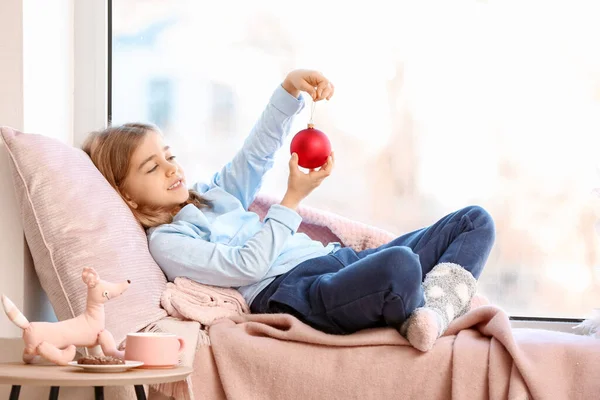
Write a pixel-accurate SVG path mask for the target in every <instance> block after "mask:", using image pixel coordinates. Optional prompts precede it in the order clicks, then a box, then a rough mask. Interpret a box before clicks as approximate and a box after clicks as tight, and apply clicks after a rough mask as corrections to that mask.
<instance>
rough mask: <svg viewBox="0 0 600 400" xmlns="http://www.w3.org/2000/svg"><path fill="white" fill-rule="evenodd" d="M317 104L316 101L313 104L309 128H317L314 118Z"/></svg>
mask: <svg viewBox="0 0 600 400" xmlns="http://www.w3.org/2000/svg"><path fill="white" fill-rule="evenodd" d="M316 105H317V103H316V102H315V101H313V102H312V104H311V106H310V120H309V121H308V127H309V128H313V127H314V126H315V123H314V117H315V106H316Z"/></svg>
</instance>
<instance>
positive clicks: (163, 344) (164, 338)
mask: <svg viewBox="0 0 600 400" xmlns="http://www.w3.org/2000/svg"><path fill="white" fill-rule="evenodd" d="M184 348H185V342H184V341H183V339H182V338H180V337H178V336H177V335H175V334H172V333H158V332H157V333H154V332H140V333H130V334H128V335H127V340H126V342H125V359H126V360H129V361H141V362H143V363H144V365H143V366H141V367H140V368H172V367H176V366H177V364H179V354H180V353H181V351H183V349H184Z"/></svg>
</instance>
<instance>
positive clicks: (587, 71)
mask: <svg viewBox="0 0 600 400" xmlns="http://www.w3.org/2000/svg"><path fill="white" fill-rule="evenodd" d="M391 4H392V3H388V2H384V3H377V2H374V3H369V7H364V4H360V3H357V4H350V3H344V5H343V6H342V5H341V3H339V2H337V1H323V0H319V1H317V0H307V1H306V2H304V3H303V5H302V7H294V9H293V11H291V10H289V9H287V7H289V3H288V2H276V1H269V0H256V1H253V2H244V1H223V2H208V3H207V2H190V1H171V2H167V1H151V2H149V1H141V0H113V1H112V23H113V31H112V35H113V36H112V42H113V48H112V65H111V66H110V68H111V75H112V78H113V79H112V99H111V101H112V110H113V114H112V115H113V121H114V122H125V121H133V120H151V119H154V121H153V122H156V123H158V124H159V125H161V127H162V128H163V129H164V130H165V133H166V135H168V137H169V141H170V144H171V145H172V146H173V147H174V149H175V150H176V152H177V155H178V157H179V160H180V162H181V163H182V164H183V165H184V166H185V167H186V169H187V171H188V174H189V175H190V180H193V179H197V180H202V179H207V178H208V177H210V175H211V174H212V173H213V172H214V171H216V170H218V169H219V168H220V167H221V166H222V165H223V164H224V163H226V162H227V161H228V160H229V159H230V158H231V157H232V156H233V155H234V154H235V152H236V151H237V149H238V148H239V147H240V146H241V144H242V142H243V140H244V139H245V137H246V135H247V134H248V132H249V131H250V129H251V127H252V125H253V123H254V121H255V119H256V118H257V117H258V116H259V115H260V113H261V112H262V109H263V107H264V105H265V104H266V102H267V100H268V98H269V96H270V94H271V92H272V91H273V90H274V89H275V87H276V85H277V84H279V83H280V82H281V80H282V79H283V78H284V77H285V74H286V73H287V72H288V71H290V70H291V69H293V68H316V69H319V70H322V71H323V72H324V73H326V75H327V76H328V77H329V78H331V80H332V81H333V82H334V83H335V84H336V95H335V97H334V98H333V99H332V101H330V102H321V103H319V104H317V106H316V115H315V123H316V125H317V127H318V128H319V129H321V130H323V131H324V132H325V133H327V134H328V136H329V138H330V139H331V141H332V144H333V148H334V149H335V151H336V158H337V165H336V170H335V171H334V174H333V175H332V176H331V177H330V178H329V179H328V180H327V181H326V182H325V183H324V184H323V185H322V186H321V187H320V188H319V189H317V190H316V191H315V192H314V193H313V194H312V195H311V196H309V197H308V198H307V199H306V200H305V204H306V205H311V206H315V207H319V208H322V209H327V210H330V211H333V212H336V213H339V214H342V215H345V216H348V217H351V218H354V219H357V220H360V221H363V222H365V223H369V224H372V225H376V226H379V227H381V228H384V229H387V230H389V231H391V232H393V233H396V234H401V233H404V232H408V231H411V230H414V229H417V228H419V227H422V226H425V225H427V224H430V223H432V222H434V221H435V220H437V219H439V218H440V217H442V216H443V215H445V214H446V213H449V212H451V211H454V210H456V209H458V208H461V207H463V206H466V205H470V204H478V205H481V206H483V207H485V208H486V209H487V210H488V211H489V212H490V213H491V214H492V215H493V217H494V219H495V221H496V225H497V241H496V246H495V248H494V250H493V252H492V254H491V256H490V258H489V261H488V264H487V266H486V269H485V271H484V273H483V276H482V277H481V280H480V286H479V290H480V291H481V292H482V293H483V294H485V295H486V296H488V297H489V298H490V300H492V301H493V302H495V303H497V304H499V305H501V306H502V307H504V308H505V309H506V310H507V311H508V312H509V313H510V314H512V315H517V316H537V317H552V318H566V317H572V318H580V317H584V316H586V315H587V314H588V312H589V310H591V309H592V308H593V307H596V306H597V305H598V299H599V297H598V295H597V293H599V289H600V269H599V266H600V247H599V244H598V233H597V232H596V226H597V220H598V213H599V211H600V208H599V207H598V204H599V203H598V202H599V201H600V200H598V199H596V197H594V196H593V195H592V194H591V192H592V189H593V188H594V187H596V186H598V185H599V182H598V180H599V177H600V175H599V173H598V172H597V171H598V169H597V165H598V160H599V159H600V155H599V154H598V151H597V149H598V148H600V146H599V144H600V143H599V142H600V134H599V132H600V129H599V128H600V58H599V57H598V52H597V51H596V49H597V48H598V47H599V46H600V25H598V24H597V21H596V19H595V17H594V16H595V15H596V14H595V13H594V12H593V10H592V9H585V6H583V5H574V4H573V3H570V2H566V1H564V2H554V3H544V4H543V5H541V6H534V5H533V4H523V3H522V2H521V3H518V4H517V3H514V2H502V1H492V0H489V1H475V0H471V1H463V2H446V3H443V2H436V3H435V5H434V4H433V3H430V2H427V1H423V2H394V7H393V8H392V5H391ZM341 7H343V9H341ZM590 7H592V6H590ZM134 10H135V12H134ZM157 77H158V78H157ZM157 79H159V80H157ZM166 82H169V83H168V84H166ZM153 85H154V89H153V90H150V91H146V90H145V88H146V87H152V86H153ZM175 87H176V88H177V90H174V88H175ZM147 104H150V107H149V108H145V107H144V105H147ZM307 105H308V106H309V107H306V109H305V110H304V111H303V112H302V113H301V114H300V115H299V116H298V117H297V118H296V120H295V122H294V125H293V127H292V134H291V135H290V136H289V138H288V141H287V142H286V144H285V145H284V149H282V150H281V151H280V152H279V153H278V155H277V157H276V160H275V166H274V168H273V169H272V170H271V171H270V172H269V173H268V174H267V177H266V180H265V184H264V185H263V192H265V193H269V194H272V195H277V196H282V195H283V193H284V192H285V189H286V183H287V175H288V169H287V162H288V157H289V151H288V150H287V149H289V142H290V141H291V138H292V136H293V133H295V132H296V131H299V130H300V129H302V128H304V127H305V126H306V123H307V122H308V120H309V110H310V99H307ZM148 110H150V112H149V113H148V112H147V111H148Z"/></svg>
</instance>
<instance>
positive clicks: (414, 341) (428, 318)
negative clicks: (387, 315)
mask: <svg viewBox="0 0 600 400" xmlns="http://www.w3.org/2000/svg"><path fill="white" fill-rule="evenodd" d="M444 330H445V329H444V320H443V318H442V316H441V315H440V314H439V313H438V312H437V311H435V310H434V309H431V308H427V307H421V308H417V309H416V310H415V311H413V313H412V314H411V315H410V317H409V318H408V319H407V320H406V321H405V322H404V324H402V327H401V328H400V333H401V334H402V336H404V337H405V338H406V339H407V340H408V342H409V343H410V344H411V346H412V347H414V348H415V349H417V350H421V351H423V352H425V351H428V350H430V349H431V348H432V347H433V344H434V343H435V341H436V340H437V338H438V337H440V335H441V334H442V333H443V331H444Z"/></svg>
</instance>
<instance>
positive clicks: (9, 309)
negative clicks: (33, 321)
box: [2, 295, 29, 329]
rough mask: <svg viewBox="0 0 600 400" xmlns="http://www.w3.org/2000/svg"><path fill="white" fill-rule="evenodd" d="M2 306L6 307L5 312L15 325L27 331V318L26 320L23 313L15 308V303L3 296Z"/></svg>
mask: <svg viewBox="0 0 600 400" xmlns="http://www.w3.org/2000/svg"><path fill="white" fill-rule="evenodd" d="M2 306H3V307H4V312H5V313H6V315H7V316H8V318H9V319H10V320H11V321H12V323H13V324H15V325H16V326H18V327H19V328H21V329H27V328H28V327H29V321H28V320H27V318H25V316H24V315H23V313H22V312H21V311H20V310H19V309H18V308H17V306H15V303H13V302H12V301H11V300H10V299H9V298H8V297H6V296H5V295H2Z"/></svg>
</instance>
